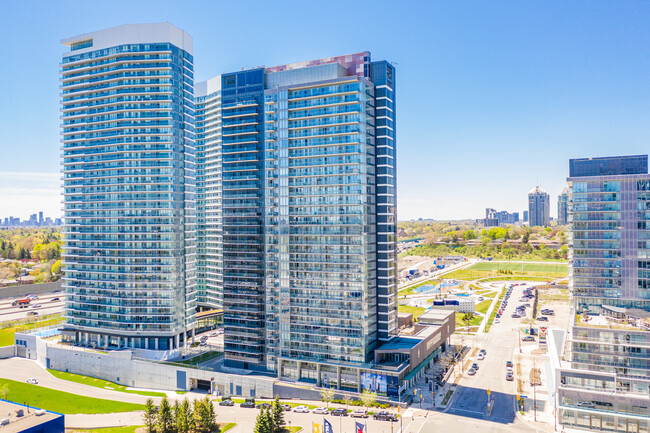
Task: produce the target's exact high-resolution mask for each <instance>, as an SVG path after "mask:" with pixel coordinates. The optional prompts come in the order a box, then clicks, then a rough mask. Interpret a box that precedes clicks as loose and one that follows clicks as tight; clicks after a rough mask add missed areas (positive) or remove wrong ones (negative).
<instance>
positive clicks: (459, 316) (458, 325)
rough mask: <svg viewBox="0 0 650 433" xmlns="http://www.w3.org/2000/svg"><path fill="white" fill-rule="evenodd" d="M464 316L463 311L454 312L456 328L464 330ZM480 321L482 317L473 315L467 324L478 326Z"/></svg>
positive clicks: (465, 324)
mask: <svg viewBox="0 0 650 433" xmlns="http://www.w3.org/2000/svg"><path fill="white" fill-rule="evenodd" d="M464 316H465V313H456V330H459V331H464V330H465V328H466V327H467V322H465V321H464V320H463V317H464ZM482 321H483V317H481V316H476V315H475V316H473V317H472V319H471V320H470V321H469V326H470V327H471V326H479V325H480V324H481V322H482Z"/></svg>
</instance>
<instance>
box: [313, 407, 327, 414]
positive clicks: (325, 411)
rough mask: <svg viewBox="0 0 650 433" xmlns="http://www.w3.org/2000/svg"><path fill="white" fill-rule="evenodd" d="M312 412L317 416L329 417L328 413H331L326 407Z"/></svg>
mask: <svg viewBox="0 0 650 433" xmlns="http://www.w3.org/2000/svg"><path fill="white" fill-rule="evenodd" d="M311 412H312V413H315V414H317V415H327V414H328V413H330V411H329V409H327V408H326V407H323V406H321V407H317V408H316V409H314V410H312V411H311Z"/></svg>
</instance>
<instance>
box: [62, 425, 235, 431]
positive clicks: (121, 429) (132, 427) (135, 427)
mask: <svg viewBox="0 0 650 433" xmlns="http://www.w3.org/2000/svg"><path fill="white" fill-rule="evenodd" d="M140 427H144V426H143V425H127V426H124V427H106V428H94V429H90V430H72V432H71V433H135V431H136V430H137V429H139V428H140ZM222 431H223V430H222Z"/></svg>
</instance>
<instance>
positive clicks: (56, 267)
mask: <svg viewBox="0 0 650 433" xmlns="http://www.w3.org/2000/svg"><path fill="white" fill-rule="evenodd" d="M61 268H62V266H61V260H57V261H56V262H54V264H53V265H52V267H51V268H50V272H51V273H52V275H53V276H58V275H61Z"/></svg>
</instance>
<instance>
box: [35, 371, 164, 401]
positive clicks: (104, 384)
mask: <svg viewBox="0 0 650 433" xmlns="http://www.w3.org/2000/svg"><path fill="white" fill-rule="evenodd" d="M47 371H49V372H50V373H51V374H52V375H53V376H54V377H56V378H59V379H63V380H69V381H70V382H77V383H82V384H84V385H90V386H94V387H96V388H103V389H110V390H111V391H120V392H128V393H130V394H140V395H146V396H149V397H164V396H166V395H167V394H165V393H162V392H149V391H133V390H130V389H126V388H127V387H126V386H125V385H119V384H117V383H114V382H109V381H108V380H104V379H97V378H94V377H90V376H82V375H80V374H74V373H66V372H65V371H57V370H49V369H48V370H47Z"/></svg>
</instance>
